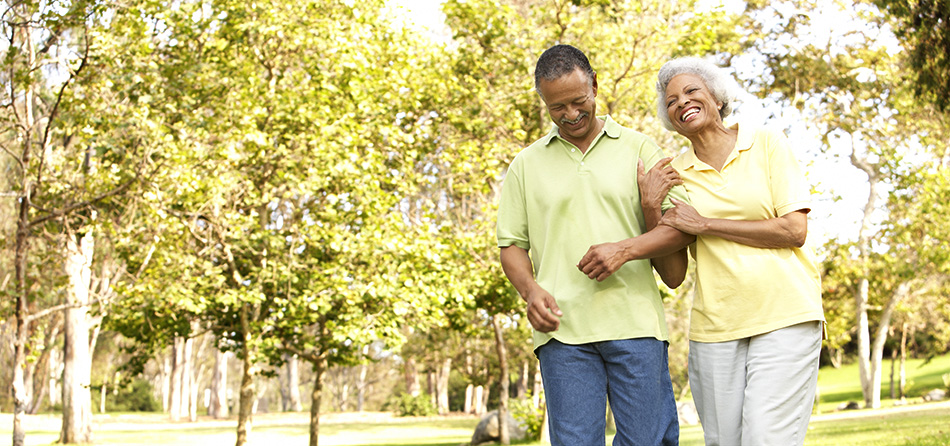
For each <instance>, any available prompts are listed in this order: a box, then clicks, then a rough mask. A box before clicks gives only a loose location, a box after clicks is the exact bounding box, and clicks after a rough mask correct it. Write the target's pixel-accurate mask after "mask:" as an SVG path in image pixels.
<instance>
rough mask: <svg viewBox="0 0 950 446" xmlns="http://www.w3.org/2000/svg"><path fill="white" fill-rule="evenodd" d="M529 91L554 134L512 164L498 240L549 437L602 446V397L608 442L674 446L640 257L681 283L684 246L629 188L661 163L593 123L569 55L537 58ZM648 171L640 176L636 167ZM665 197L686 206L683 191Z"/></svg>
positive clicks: (661, 328) (670, 402) (652, 287)
mask: <svg viewBox="0 0 950 446" xmlns="http://www.w3.org/2000/svg"><path fill="white" fill-rule="evenodd" d="M535 88H536V90H537V92H538V94H539V95H540V96H541V99H542V100H543V101H544V103H545V105H546V106H547V109H548V113H549V115H550V117H551V120H552V121H553V122H554V124H555V125H554V127H553V128H552V130H551V132H550V133H548V135H546V136H545V137H543V138H541V139H540V140H538V141H536V142H535V143H533V144H532V145H530V146H528V147H527V148H525V149H524V150H523V151H522V152H521V153H519V154H518V155H517V156H516V157H515V159H514V160H513V161H512V163H511V166H510V167H509V170H508V173H507V175H506V178H505V182H504V185H503V187H502V193H501V201H500V204H499V211H498V228H497V231H498V234H497V235H498V246H499V247H500V248H501V263H502V267H503V269H504V271H505V275H506V276H507V277H508V279H509V280H510V281H511V283H512V284H513V285H514V287H515V288H516V289H517V290H518V293H519V294H520V295H521V297H522V298H523V299H524V300H525V302H526V303H527V316H528V320H529V321H530V322H531V325H532V327H534V329H535V332H534V346H535V354H536V355H537V356H538V359H539V360H540V362H541V375H542V379H543V381H544V392H545V399H546V401H547V405H548V416H549V420H550V423H549V425H550V428H551V442H552V444H553V445H555V446H558V445H564V446H586V445H598V446H602V445H603V444H604V438H605V437H604V430H605V428H606V417H605V410H606V404H607V398H608V395H609V399H610V406H611V409H612V410H613V413H614V418H615V420H616V423H617V435H616V437H615V439H614V444H615V445H658V444H663V445H675V444H678V437H679V424H678V421H677V413H676V405H675V400H674V397H673V389H672V384H671V382H670V375H669V367H668V362H667V342H666V341H667V329H666V322H665V318H664V314H663V305H662V302H661V300H660V295H659V291H658V289H657V285H656V280H655V279H654V276H653V271H652V268H651V262H650V260H649V259H650V258H654V264H655V266H656V268H657V271H658V272H659V273H660V276H661V278H662V279H663V280H664V282H666V283H667V284H668V285H670V286H672V287H675V286H678V285H679V284H680V283H681V282H682V280H683V278H684V277H685V272H686V251H685V249H683V248H684V247H685V246H686V245H687V244H688V243H689V242H690V241H691V240H692V239H691V238H690V236H688V235H685V234H683V233H681V232H679V231H677V230H675V229H673V228H671V227H669V226H663V225H660V226H657V221H658V220H659V218H660V204H659V203H657V201H658V200H656V197H644V208H643V209H641V197H640V194H639V186H638V181H646V180H650V181H663V180H664V178H666V179H667V180H668V178H669V175H670V174H671V172H672V171H671V169H670V167H669V166H668V165H666V164H667V163H668V162H669V159H665V160H663V162H662V163H658V161H659V160H660V158H661V157H662V153H661V151H660V149H659V147H657V145H656V144H655V143H653V142H652V141H651V140H650V139H649V138H648V137H646V136H645V135H643V134H640V133H638V132H635V131H633V130H630V129H627V128H624V127H622V126H620V125H619V124H617V123H616V122H614V121H613V120H612V119H611V118H610V117H609V116H603V117H598V116H597V115H596V114H595V111H596V101H595V99H596V97H597V74H596V73H595V72H594V71H593V69H592V68H591V66H590V63H589V61H588V60H587V57H586V56H585V55H584V53H583V52H581V51H580V50H578V49H577V48H574V47H572V46H569V45H556V46H554V47H551V48H549V49H548V50H546V51H545V52H544V53H543V54H542V55H541V57H540V58H539V59H538V62H537V66H536V69H535ZM654 164H658V165H659V168H655V169H651V170H650V174H649V175H647V176H646V177H645V176H644V175H643V170H644V167H643V166H644V165H646V166H653V165H654ZM647 177H649V178H647ZM669 181H672V180H669ZM664 190H666V189H664ZM670 195H672V196H675V197H676V198H678V199H680V200H683V201H687V198H686V194H685V191H684V190H683V189H682V187H681V186H679V187H675V188H673V190H672V191H671V194H670ZM662 198H663V197H660V199H662ZM647 201H649V203H647ZM663 206H664V209H665V208H668V207H670V206H672V205H671V204H670V203H669V200H666V201H665V203H664V204H663ZM644 209H646V212H644ZM648 228H653V229H652V230H651V231H650V232H646V230H647V229H648ZM529 253H530V255H529Z"/></svg>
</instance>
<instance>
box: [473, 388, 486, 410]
mask: <svg viewBox="0 0 950 446" xmlns="http://www.w3.org/2000/svg"><path fill="white" fill-rule="evenodd" d="M484 399H487V398H485V387H484V386H475V397H474V398H473V399H472V413H474V414H475V415H481V414H483V413H485V403H484V402H483V400H484Z"/></svg>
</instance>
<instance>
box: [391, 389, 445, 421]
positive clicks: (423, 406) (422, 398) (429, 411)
mask: <svg viewBox="0 0 950 446" xmlns="http://www.w3.org/2000/svg"><path fill="white" fill-rule="evenodd" d="M383 408H384V409H386V410H391V411H393V412H395V413H396V415H399V416H400V417H428V416H432V415H438V413H439V412H438V410H436V408H435V405H433V404H432V399H431V398H430V397H429V395H427V394H424V393H420V394H419V395H418V396H412V395H410V394H408V393H403V394H401V395H399V396H395V397H392V398H390V399H389V401H387V402H386V404H384V405H383Z"/></svg>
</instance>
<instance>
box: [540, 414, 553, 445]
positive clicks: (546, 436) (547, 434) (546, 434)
mask: <svg viewBox="0 0 950 446" xmlns="http://www.w3.org/2000/svg"><path fill="white" fill-rule="evenodd" d="M541 416H542V417H543V421H541V441H540V443H541V444H551V427H550V424H549V423H548V406H547V404H545V405H544V412H543V413H542V415H541Z"/></svg>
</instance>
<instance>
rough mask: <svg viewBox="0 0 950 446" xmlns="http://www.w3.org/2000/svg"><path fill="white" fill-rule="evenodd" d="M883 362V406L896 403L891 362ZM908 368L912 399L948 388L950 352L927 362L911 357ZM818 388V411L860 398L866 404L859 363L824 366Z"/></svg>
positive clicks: (908, 394)
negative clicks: (891, 396) (836, 367)
mask: <svg viewBox="0 0 950 446" xmlns="http://www.w3.org/2000/svg"><path fill="white" fill-rule="evenodd" d="M882 366H883V370H882V373H881V407H889V406H893V405H894V403H895V400H893V399H891V398H890V395H891V390H890V373H891V362H890V361H889V360H888V361H884V363H883V364H882ZM899 367H900V365H899V364H898V365H896V366H895V370H894V375H895V377H894V379H895V381H896V380H898V379H899V378H898V373H900V372H899V370H898V368H899ZM905 371H906V373H907V384H906V386H905V390H906V392H907V397H908V400H913V399H919V398H920V397H921V396H922V395H924V394H925V393H927V392H929V391H931V390H933V389H936V388H945V386H944V383H943V375H944V374H947V373H950V355H944V356H940V357H936V358H934V359H933V360H932V361H930V362H928V363H926V364H924V360H922V359H910V360H908V361H907V364H906V366H905ZM896 386H897V384H895V387H896ZM818 391H819V392H820V395H819V403H818V413H828V412H834V411H835V409H836V408H837V407H838V405H839V404H841V403H842V402H848V401H857V402H858V403H861V405H862V406H863V405H864V404H863V401H864V397H863V396H861V385H860V383H859V381H858V365H857V364H849V365H847V366H844V367H841V368H840V369H834V368H831V367H825V368H822V369H821V370H820V371H819V372H818ZM948 424H950V423H948Z"/></svg>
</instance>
